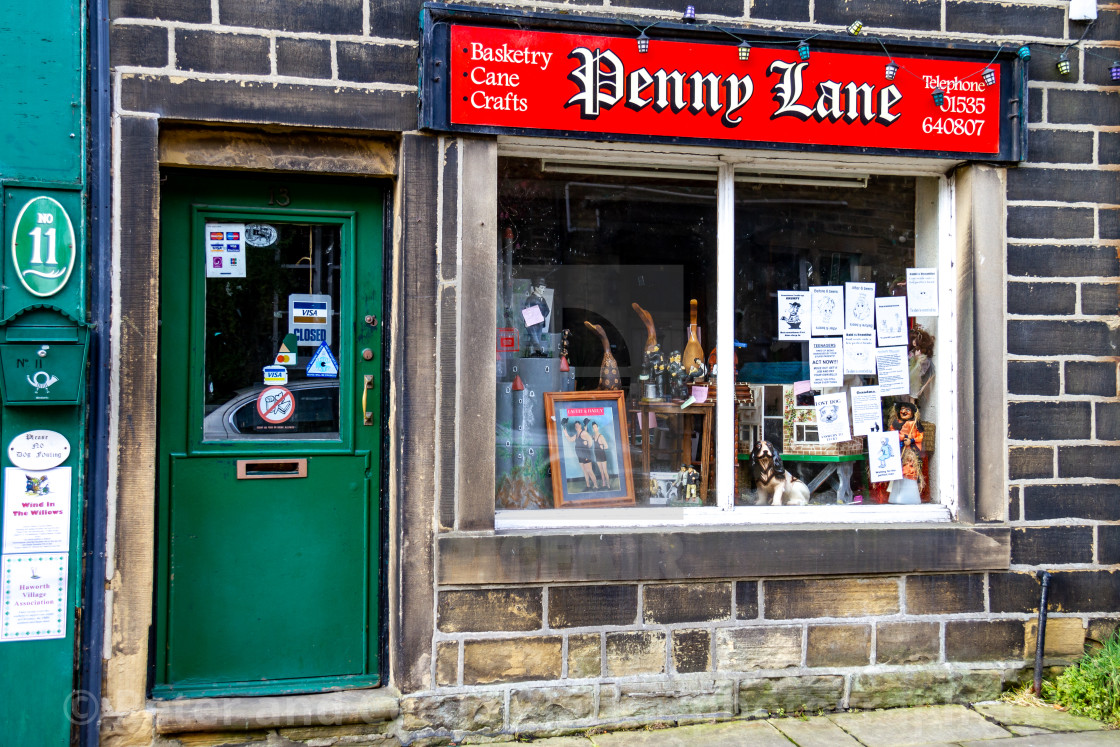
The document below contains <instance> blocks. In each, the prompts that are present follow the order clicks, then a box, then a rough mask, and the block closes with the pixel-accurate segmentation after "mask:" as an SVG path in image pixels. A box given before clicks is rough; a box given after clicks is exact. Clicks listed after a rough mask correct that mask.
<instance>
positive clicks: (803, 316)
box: [778, 291, 812, 340]
mask: <svg viewBox="0 0 1120 747" xmlns="http://www.w3.org/2000/svg"><path fill="white" fill-rule="evenodd" d="M811 316H812V314H810V312H809V293H808V292H807V291H778V339H779V340H808V339H809V320H810V317H811Z"/></svg>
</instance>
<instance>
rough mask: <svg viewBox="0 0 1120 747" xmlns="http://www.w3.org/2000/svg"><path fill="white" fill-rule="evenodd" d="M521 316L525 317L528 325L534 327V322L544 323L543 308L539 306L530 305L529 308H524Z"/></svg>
mask: <svg viewBox="0 0 1120 747" xmlns="http://www.w3.org/2000/svg"><path fill="white" fill-rule="evenodd" d="M521 316H523V317H525V326H526V327H532V326H533V325H534V324H544V315H543V314H541V308H540V307H539V306H530V307H529V308H527V309H522V310H521Z"/></svg>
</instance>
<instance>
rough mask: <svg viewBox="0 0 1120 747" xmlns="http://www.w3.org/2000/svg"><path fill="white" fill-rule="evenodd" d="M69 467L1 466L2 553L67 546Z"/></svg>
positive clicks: (64, 550) (61, 550)
mask: <svg viewBox="0 0 1120 747" xmlns="http://www.w3.org/2000/svg"><path fill="white" fill-rule="evenodd" d="M70 471H71V468H70V467H55V468H54V469H48V470H39V471H34V472H33V471H31V470H26V469H20V468H19V467H5V468H4V539H3V551H4V554H5V555H7V554H10V553H21V552H23V553H26V552H67V551H68V550H69V549H70Z"/></svg>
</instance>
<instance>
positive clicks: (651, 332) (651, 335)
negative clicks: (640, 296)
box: [630, 302, 658, 355]
mask: <svg viewBox="0 0 1120 747" xmlns="http://www.w3.org/2000/svg"><path fill="white" fill-rule="evenodd" d="M630 306H631V307H633V309H634V312H635V313H636V314H637V315H638V318H639V319H641V320H642V323H643V324H644V325H646V345H645V350H644V352H645V353H646V355H649V354H650V353H652V352H654V351H656V350H658V345H657V329H656V328H655V327H654V326H653V315H652V314H650V313H649V312H648V311H646V310H645V309H643V308H642V307H641V306H639V305H638V304H637V302H635V303H632V304H630Z"/></svg>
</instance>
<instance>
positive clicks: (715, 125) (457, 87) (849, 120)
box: [449, 25, 1001, 153]
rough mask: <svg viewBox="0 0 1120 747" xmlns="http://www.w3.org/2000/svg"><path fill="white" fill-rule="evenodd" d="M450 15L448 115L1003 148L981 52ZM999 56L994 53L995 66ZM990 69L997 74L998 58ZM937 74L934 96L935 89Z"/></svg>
mask: <svg viewBox="0 0 1120 747" xmlns="http://www.w3.org/2000/svg"><path fill="white" fill-rule="evenodd" d="M896 59H897V61H898V62H899V63H900V64H903V65H904V66H905V67H906V69H907V71H908V73H912V74H908V75H901V76H899V77H898V78H896V79H895V80H894V81H888V80H886V79H885V77H884V75H883V63H882V56H881V55H879V54H856V53H840V52H829V51H820V52H817V51H814V54H813V58H812V60H809V61H799V60H798V59H797V55H796V52H793V51H792V50H791V49H789V48H766V47H762V46H759V47H756V48H755V50H754V51H753V52H752V54H751V58H750V61H749V63H748V62H742V61H739V60H738V56H737V53H736V48H735V46H734V45H725V44H705V43H698V42H677V41H668V40H657V41H656V43H654V44H651V45H650V48H649V51H648V52H647V53H645V54H638V53H637V45H636V42H635V40H634V39H633V38H632V37H628V38H620V37H606V36H587V35H580V34H564V33H556V32H543V31H525V30H511V29H496V28H485V27H467V26H458V25H453V26H452V27H451V54H450V64H451V73H452V74H451V76H450V81H451V82H450V86H449V89H450V90H449V101H450V109H449V117H450V121H451V123H452V124H461V125H474V126H484V127H489V128H497V129H502V128H514V129H522V130H546V131H556V132H563V133H565V134H569V135H570V134H575V133H580V132H583V133H617V134H632V135H641V136H652V137H672V138H682V137H684V138H699V139H710V140H726V141H736V142H743V143H746V142H770V143H791V144H795V143H811V144H819V145H834V146H859V147H875V148H894V149H898V150H937V151H949V152H961V153H998V152H999V122H1000V100H1001V99H1000V86H999V83H998V80H997V83H996V85H993V86H985V85H984V84H983V83H982V82H981V81H980V77H979V75H980V72H981V70H983V68H984V67H985V65H984V63H982V62H969V61H962V60H940V59H921V58H902V57H898V58H896ZM996 67H997V68H998V66H996ZM996 72H997V78H998V74H999V72H1000V71H999V70H997V71H996ZM938 87H940V88H941V89H942V90H943V91H945V92H946V97H945V102H944V104H943V105H942V106H940V107H938V106H937V104H936V103H935V102H934V100H933V97H932V96H931V95H930V94H931V92H932V91H933V90H934V89H936V88H938Z"/></svg>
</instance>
